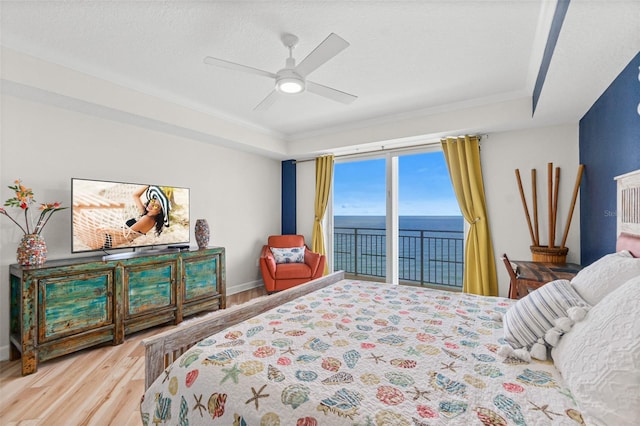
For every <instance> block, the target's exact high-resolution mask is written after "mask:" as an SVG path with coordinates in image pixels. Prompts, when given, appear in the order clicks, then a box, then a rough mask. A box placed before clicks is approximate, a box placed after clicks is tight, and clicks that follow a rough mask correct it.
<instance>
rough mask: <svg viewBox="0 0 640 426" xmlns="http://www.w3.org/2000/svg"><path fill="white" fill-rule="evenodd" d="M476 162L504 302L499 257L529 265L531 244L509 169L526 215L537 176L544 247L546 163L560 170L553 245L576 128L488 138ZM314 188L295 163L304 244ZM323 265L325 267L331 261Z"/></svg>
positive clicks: (567, 192)
mask: <svg viewBox="0 0 640 426" xmlns="http://www.w3.org/2000/svg"><path fill="white" fill-rule="evenodd" d="M480 158H481V163H482V170H483V179H484V185H485V194H486V198H487V205H488V215H489V225H490V227H491V234H492V242H493V247H494V255H495V259H496V270H497V272H498V286H499V293H500V295H501V296H505V297H506V296H507V295H508V291H509V276H508V275H507V271H506V269H505V267H504V265H503V263H502V260H501V257H502V254H503V253H507V255H508V256H509V258H510V259H521V260H531V251H530V249H529V246H530V245H531V239H530V237H529V231H528V227H527V223H526V219H525V216H524V210H523V208H522V203H521V201H520V195H519V191H518V187H517V184H516V179H515V169H516V168H519V169H520V174H521V177H522V182H523V187H524V189H525V195H526V196H527V202H528V203H529V209H530V211H531V209H532V207H531V177H530V176H531V169H532V168H535V169H536V170H537V181H538V185H537V188H538V214H539V230H540V235H541V237H540V238H541V241H542V242H544V243H545V244H546V243H547V241H548V238H547V235H548V227H547V222H548V221H547V211H548V210H547V201H546V200H547V198H546V197H547V192H546V185H547V174H546V170H547V163H549V162H552V163H553V165H554V169H555V167H556V166H558V167H560V173H561V174H560V187H559V197H558V199H559V202H558V224H559V226H558V229H557V230H556V238H557V239H556V242H557V243H558V244H559V243H560V241H561V240H562V234H563V233H564V226H565V224H566V219H567V215H568V213H569V204H570V201H571V197H572V192H573V186H574V182H575V178H576V172H577V168H578V126H577V124H576V125H564V126H553V127H544V128H536V129H528V130H520V131H509V132H500V133H492V134H490V135H489V136H488V137H485V138H483V139H482V141H481V153H480ZM554 173H555V171H554ZM314 187H315V163H313V162H305V163H301V164H300V165H299V166H298V169H297V188H298V192H297V194H298V195H297V204H298V207H297V212H298V233H305V232H306V231H307V229H308V230H309V231H308V232H309V238H310V237H311V230H312V228H311V226H312V225H313V192H314V191H311V188H314ZM579 204H580V203H579V199H578V202H577V203H576V206H575V209H574V212H573V219H572V221H571V227H570V232H569V236H568V239H567V247H569V254H568V258H567V259H568V261H569V262H574V263H580V236H579V230H580V207H579ZM308 218H310V220H309V219H308ZM532 220H533V219H532ZM328 260H329V262H331V259H328Z"/></svg>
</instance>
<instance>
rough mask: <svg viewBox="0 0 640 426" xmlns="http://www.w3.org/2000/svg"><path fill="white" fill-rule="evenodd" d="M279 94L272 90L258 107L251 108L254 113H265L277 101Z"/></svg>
mask: <svg viewBox="0 0 640 426" xmlns="http://www.w3.org/2000/svg"><path fill="white" fill-rule="evenodd" d="M278 96H279V93H278V91H277V90H275V89H274V90H272V91H271V93H269V94H268V95H267V97H266V98H264V99H263V100H262V101H261V102H260V103H259V104H258V105H256V106H255V108H253V110H254V111H265V110H267V109H269V108H270V107H271V105H273V104H274V103H275V101H277V100H278Z"/></svg>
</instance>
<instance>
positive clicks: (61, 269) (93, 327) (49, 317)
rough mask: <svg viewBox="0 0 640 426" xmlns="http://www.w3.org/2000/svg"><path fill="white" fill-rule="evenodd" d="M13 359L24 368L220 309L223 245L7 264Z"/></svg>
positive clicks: (223, 302) (222, 303) (223, 304)
mask: <svg viewBox="0 0 640 426" xmlns="http://www.w3.org/2000/svg"><path fill="white" fill-rule="evenodd" d="M10 274H11V275H10V286H11V323H10V331H11V344H10V346H11V359H12V360H14V359H18V358H22V374H24V375H26V374H30V373H34V372H35V371H36V370H37V368H38V362H40V361H45V360H48V359H51V358H55V357H58V356H61V355H65V354H68V353H71V352H74V351H78V350H80V349H84V348H88V347H91V346H94V345H97V344H103V343H111V344H113V345H118V344H121V343H122V342H123V341H124V337H125V336H126V335H128V334H131V333H135V332H137V331H140V330H144V329H147V328H150V327H154V326H157V325H160V324H166V323H173V324H178V323H179V322H181V321H182V319H183V317H186V316H189V315H193V314H196V313H199V312H203V311H212V310H216V309H224V308H225V307H226V300H225V249H224V248H222V247H210V248H207V249H202V250H183V251H169V252H156V253H149V254H145V253H144V252H141V253H135V254H134V255H132V256H131V257H127V258H123V259H114V260H103V259H102V257H100V256H97V257H88V258H75V259H65V260H51V261H47V262H46V263H45V264H44V265H42V266H39V267H24V266H20V265H11V267H10Z"/></svg>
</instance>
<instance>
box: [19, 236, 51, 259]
mask: <svg viewBox="0 0 640 426" xmlns="http://www.w3.org/2000/svg"><path fill="white" fill-rule="evenodd" d="M16 259H17V260H18V263H19V264H20V265H22V266H39V265H42V264H43V263H44V262H46V260H47V243H45V241H44V238H42V236H41V235H39V234H25V235H24V236H23V237H22V240H20V244H19V245H18V250H17V252H16Z"/></svg>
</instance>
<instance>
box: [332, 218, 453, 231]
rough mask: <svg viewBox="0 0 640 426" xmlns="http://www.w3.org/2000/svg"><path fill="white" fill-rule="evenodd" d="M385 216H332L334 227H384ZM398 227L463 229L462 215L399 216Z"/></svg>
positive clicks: (438, 229)
mask: <svg viewBox="0 0 640 426" xmlns="http://www.w3.org/2000/svg"><path fill="white" fill-rule="evenodd" d="M385 220H386V218H385V216H334V217H333V221H334V227H336V228H353V227H356V228H373V229H385ZM398 227H399V228H400V229H401V230H403V229H411V230H425V231H463V229H464V219H463V217H462V216H400V217H399V218H398Z"/></svg>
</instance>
